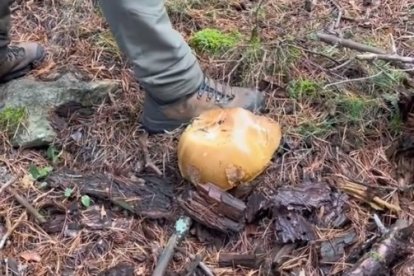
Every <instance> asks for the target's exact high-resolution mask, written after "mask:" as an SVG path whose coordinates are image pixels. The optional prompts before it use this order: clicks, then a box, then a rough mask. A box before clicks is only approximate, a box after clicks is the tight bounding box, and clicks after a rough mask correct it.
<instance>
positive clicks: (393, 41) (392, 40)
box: [390, 34, 397, 54]
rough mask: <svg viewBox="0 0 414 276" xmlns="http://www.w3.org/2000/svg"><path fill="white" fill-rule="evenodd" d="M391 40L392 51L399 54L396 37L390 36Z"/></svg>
mask: <svg viewBox="0 0 414 276" xmlns="http://www.w3.org/2000/svg"><path fill="white" fill-rule="evenodd" d="M390 40H391V51H392V53H393V54H397V45H395V40H394V36H393V35H392V34H390Z"/></svg>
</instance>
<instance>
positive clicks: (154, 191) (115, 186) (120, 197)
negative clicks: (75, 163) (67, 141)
mask: <svg viewBox="0 0 414 276" xmlns="http://www.w3.org/2000/svg"><path fill="white" fill-rule="evenodd" d="M46 182H47V183H48V184H49V185H51V186H52V187H57V188H61V189H63V190H64V189H65V188H75V189H79V192H80V193H81V194H83V195H89V196H92V197H96V198H99V199H101V200H104V201H108V202H112V203H113V204H115V205H117V206H120V207H121V208H123V209H126V210H128V211H130V212H132V213H134V214H137V215H140V216H144V217H148V218H152V219H157V218H171V216H172V215H173V212H174V209H175V204H174V201H173V198H174V196H173V186H172V185H171V184H170V183H168V181H167V180H166V179H162V178H160V177H156V176H143V177H142V178H139V179H137V180H134V181H132V180H130V179H125V178H119V177H114V176H112V177H111V178H110V177H108V176H106V175H104V174H101V173H94V174H78V173H73V172H69V171H62V172H54V173H52V174H51V175H50V176H49V177H48V178H47V179H46Z"/></svg>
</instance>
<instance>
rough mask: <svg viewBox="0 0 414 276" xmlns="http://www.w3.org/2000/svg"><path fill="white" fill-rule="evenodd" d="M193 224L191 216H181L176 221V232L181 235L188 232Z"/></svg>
mask: <svg viewBox="0 0 414 276" xmlns="http://www.w3.org/2000/svg"><path fill="white" fill-rule="evenodd" d="M190 226H191V219H190V218H189V217H180V218H179V219H178V220H177V221H176V223H175V232H176V233H177V235H178V236H179V237H182V236H183V235H185V234H186V233H187V231H188V230H189V229H190Z"/></svg>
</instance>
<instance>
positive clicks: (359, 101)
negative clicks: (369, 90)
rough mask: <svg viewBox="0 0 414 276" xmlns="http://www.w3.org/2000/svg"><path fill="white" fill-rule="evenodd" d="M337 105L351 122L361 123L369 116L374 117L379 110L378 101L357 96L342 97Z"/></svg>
mask: <svg viewBox="0 0 414 276" xmlns="http://www.w3.org/2000/svg"><path fill="white" fill-rule="evenodd" d="M337 104H338V107H339V109H340V111H342V113H343V114H344V115H345V116H346V118H347V119H349V120H350V121H351V122H358V121H361V120H363V119H364V118H365V117H368V114H371V115H373V114H374V113H375V112H376V111H377V110H378V108H379V107H378V102H377V101H376V100H373V99H368V98H363V97H359V96H355V95H351V96H344V97H340V98H339V99H338V100H337ZM371 119H372V118H371Z"/></svg>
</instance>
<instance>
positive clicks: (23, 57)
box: [0, 0, 44, 83]
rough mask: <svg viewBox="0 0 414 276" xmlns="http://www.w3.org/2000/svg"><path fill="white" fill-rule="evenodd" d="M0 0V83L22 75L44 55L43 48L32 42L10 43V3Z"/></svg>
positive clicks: (6, 0)
mask: <svg viewBox="0 0 414 276" xmlns="http://www.w3.org/2000/svg"><path fill="white" fill-rule="evenodd" d="M13 1H14V0H0V83H3V82H7V81H9V80H12V79H15V78H18V77H21V76H24V75H25V74H27V73H28V72H29V71H30V70H31V69H32V68H33V67H34V65H35V63H36V62H37V61H40V60H41V59H42V58H43V56H44V50H43V48H42V47H41V46H40V45H39V44H37V43H33V42H26V43H20V44H18V45H13V46H11V45H10V38H9V30H10V19H11V18H10V5H11V3H12V2H13Z"/></svg>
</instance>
